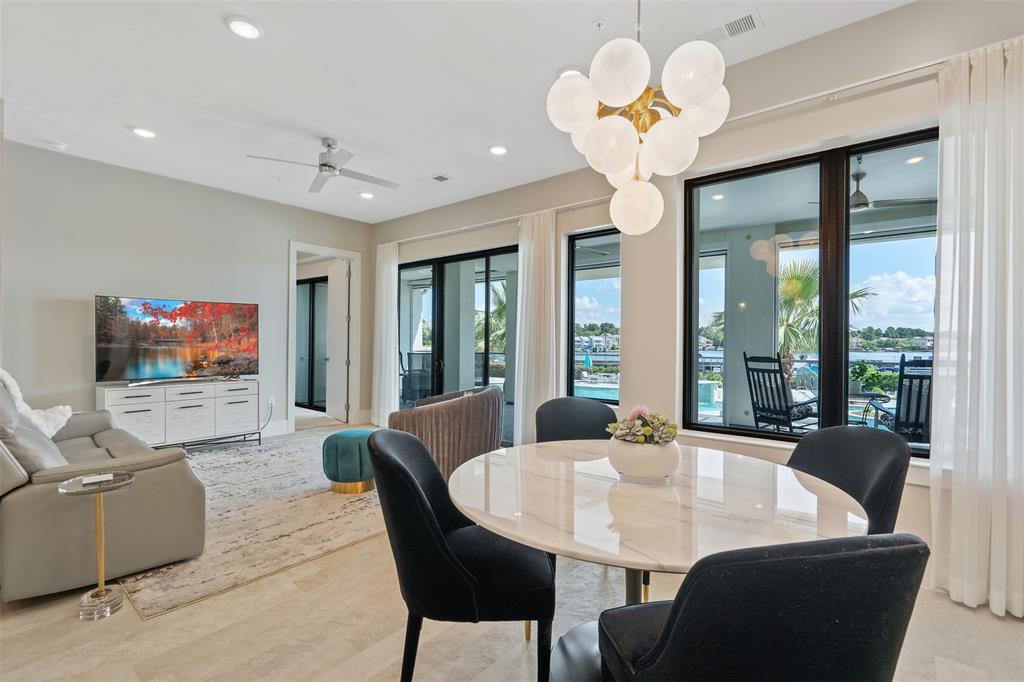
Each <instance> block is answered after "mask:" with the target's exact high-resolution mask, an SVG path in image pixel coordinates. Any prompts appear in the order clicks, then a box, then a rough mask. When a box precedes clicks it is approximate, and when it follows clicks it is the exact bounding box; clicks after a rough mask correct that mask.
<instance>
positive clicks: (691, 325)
mask: <svg viewBox="0 0 1024 682" xmlns="http://www.w3.org/2000/svg"><path fill="white" fill-rule="evenodd" d="M938 138H939V129H938V128H926V129H923V130H917V131H914V132H909V133H903V134H900V135H892V136H889V137H884V138H880V139H877V140H871V141H868V142H862V143H858V144H852V145H846V146H842V147H834V148H831V149H826V150H823V151H819V152H814V153H811V154H803V155H800V156H794V157H789V158H786V159H780V160H777V161H771V162H768V163H761V164H757V165H754V166H747V167H744V168H738V169H734V170H729V171H724V172H720V173H714V174H710V175H704V176H701V177H697V178H688V179H686V180H684V181H683V273H684V274H683V277H684V282H685V285H686V288H685V291H686V294H685V296H684V300H683V325H684V327H683V329H684V333H683V387H682V389H683V396H682V397H683V400H682V404H683V415H682V425H683V428H684V429H685V430H687V431H699V432H706V433H718V434H725V435H731V436H745V437H750V438H764V439H769V440H776V441H788V442H794V443H795V442H798V441H799V440H800V438H801V437H802V435H803V434H789V433H780V432H767V431H759V430H755V429H744V428H738V427H731V426H725V425H722V426H715V425H708V424H704V423H701V422H697V421H696V420H695V419H694V418H693V414H694V412H693V408H694V401H695V397H696V383H695V381H696V377H697V368H696V357H697V356H696V352H697V328H696V326H695V322H696V317H695V316H696V314H697V311H696V306H695V294H697V286H696V284H697V276H698V268H699V264H698V263H699V261H698V260H697V259H698V258H699V257H700V253H699V251H698V250H697V241H696V232H697V230H696V227H697V226H695V225H694V221H693V215H694V194H695V191H694V190H697V189H700V188H701V187H705V186H710V185H717V184H720V183H723V182H728V181H732V180H739V179H744V178H751V177H756V176H759V175H765V174H768V173H773V172H777V171H782V170H789V169H792V168H798V167H802V166H809V165H813V164H818V168H819V181H818V192H819V197H818V199H819V202H820V203H819V206H820V211H819V214H818V217H819V221H818V235H819V236H818V263H819V272H820V273H821V274H820V277H821V280H820V284H819V290H820V293H819V315H820V319H819V323H818V330H819V331H818V358H819V362H818V367H819V382H820V383H819V390H818V395H819V403H818V414H819V422H818V428H826V427H829V426H839V425H844V424H846V423H847V414H846V403H847V393H848V383H847V372H848V366H847V365H848V361H849V352H848V350H849V349H848V345H849V312H850V311H849V287H850V283H849V277H848V273H849V261H850V221H849V216H850V207H849V190H848V178H849V176H850V158H852V157H856V156H857V155H858V154H867V153H871V152H877V151H882V150H886V149H894V148H898V147H904V146H908V145H912V144H918V143H921V142H929V141H933V140H938ZM821 396H824V398H823V399H822V398H821ZM910 446H911V451H912V453H913V455H914V456H915V457H921V458H926V459H927V458H928V457H929V456H930V450H929V449H926V448H922V447H919V446H917V445H916V444H914V443H910Z"/></svg>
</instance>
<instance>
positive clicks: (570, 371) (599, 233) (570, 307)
mask: <svg viewBox="0 0 1024 682" xmlns="http://www.w3.org/2000/svg"><path fill="white" fill-rule="evenodd" d="M612 235H619V237H620V241H619V248H620V251H619V279H620V281H621V278H622V251H621V244H622V242H621V236H622V233H621V232H619V230H618V229H616V228H614V227H608V228H601V229H598V230H587V231H586V232H576V233H574V234H570V235H569V240H568V243H567V246H566V248H567V249H568V253H567V254H566V255H567V258H566V265H567V268H566V270H567V272H568V276H567V279H568V290H569V298H568V300H567V306H566V308H567V310H566V386H565V391H566V392H565V394H566V395H567V396H570V397H572V396H573V395H574V391H575V390H576V376H575V367H576V345H575V342H576V334H575V333H574V332H575V328H576V242H578V241H583V240H586V239H593V238H594V237H609V236H612ZM620 302H621V293H620ZM619 307H620V308H621V307H622V306H621V305H620V306H619ZM621 376H622V323H621V321H620V323H619V377H620V379H619V381H620V389H619V390H620V393H619V397H621V396H622V394H621ZM591 400H597V401H598V402H602V403H605V404H606V405H615V406H616V407H617V406H618V405H619V401H618V400H605V399H603V398H591Z"/></svg>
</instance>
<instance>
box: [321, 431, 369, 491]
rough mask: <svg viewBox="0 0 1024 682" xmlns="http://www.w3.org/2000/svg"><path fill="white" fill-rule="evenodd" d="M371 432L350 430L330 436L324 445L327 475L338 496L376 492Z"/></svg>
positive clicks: (325, 471) (325, 473)
mask: <svg viewBox="0 0 1024 682" xmlns="http://www.w3.org/2000/svg"><path fill="white" fill-rule="evenodd" d="M371 433H373V431H371V430H370V429H350V430H348V431H338V432H337V433H332V434H331V435H329V436H327V440H325V441H324V475H325V476H327V478H329V479H330V480H331V490H333V491H334V492H336V493H346V494H352V493H365V492H366V491H368V490H373V468H372V467H371V466H370V449H369V448H368V447H367V445H366V442H367V441H368V440H369V439H370V434H371Z"/></svg>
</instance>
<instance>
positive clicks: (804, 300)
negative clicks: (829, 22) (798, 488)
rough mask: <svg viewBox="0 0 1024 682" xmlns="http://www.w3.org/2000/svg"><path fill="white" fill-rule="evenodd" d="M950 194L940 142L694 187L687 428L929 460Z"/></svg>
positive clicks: (782, 165)
mask: <svg viewBox="0 0 1024 682" xmlns="http://www.w3.org/2000/svg"><path fill="white" fill-rule="evenodd" d="M937 184H938V166H937V141H936V134H935V131H934V130H931V131H924V132H921V133H914V134H911V135H904V136H900V137H897V138H890V139H886V140H881V141H878V142H873V143H870V144H863V145H857V146H852V147H847V148H843V149H837V150H829V151H827V152H822V153H820V154H815V155H810V156H806V157H800V158H795V159H789V160H785V161H780V162H776V163H772V164H766V165H763V166H758V167H755V168H749V169H743V170H739V171H730V172H727V173H721V174H717V175H713V176H707V177H704V178H697V179H694V180H689V181H687V182H686V185H685V212H686V242H687V243H686V248H685V253H686V254H688V260H687V263H686V273H687V274H686V277H687V282H688V285H689V292H690V293H689V295H688V296H687V298H686V301H685V307H686V310H685V315H686V325H687V329H688V332H687V334H686V349H685V352H686V362H685V370H684V371H685V384H686V387H685V393H684V396H683V402H684V422H685V423H686V426H687V428H692V429H696V430H716V431H728V432H735V433H743V434H751V435H765V436H770V437H773V438H783V439H789V440H792V439H796V438H799V437H800V436H801V435H803V434H805V433H807V432H809V431H811V430H814V429H817V428H821V427H826V426H834V425H839V424H854V425H860V426H865V427H868V428H879V429H887V430H890V431H893V432H895V433H898V434H900V435H901V436H903V437H905V438H906V439H907V440H908V441H909V442H910V443H911V445H912V446H913V448H914V450H915V454H918V455H925V456H927V449H928V443H929V437H930V414H931V410H930V407H931V402H930V394H931V351H932V332H933V330H934V297H935V225H936V193H937Z"/></svg>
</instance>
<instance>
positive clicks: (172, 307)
mask: <svg viewBox="0 0 1024 682" xmlns="http://www.w3.org/2000/svg"><path fill="white" fill-rule="evenodd" d="M257 311H258V306H256V305H255V304H252V303H213V302H207V301H187V300H167V299H150V298H122V297H118V296H97V297H96V380H97V381H132V380H141V379H174V378H184V377H203V376H211V377H212V376H237V375H242V374H256V373H258V372H259V318H258V312H257Z"/></svg>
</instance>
